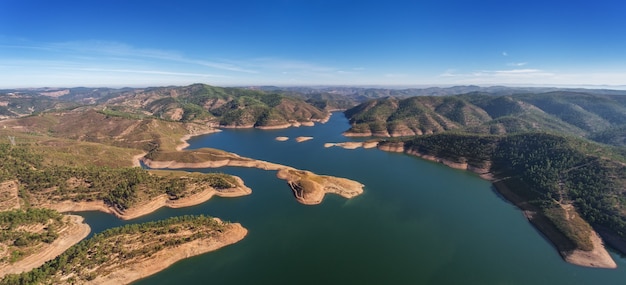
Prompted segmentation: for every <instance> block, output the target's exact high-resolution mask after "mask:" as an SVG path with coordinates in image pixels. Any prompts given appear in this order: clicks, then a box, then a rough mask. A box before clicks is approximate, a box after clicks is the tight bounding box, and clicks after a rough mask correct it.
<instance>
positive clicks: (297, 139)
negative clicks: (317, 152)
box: [296, 137, 313, 143]
mask: <svg viewBox="0 0 626 285" xmlns="http://www.w3.org/2000/svg"><path fill="white" fill-rule="evenodd" d="M312 139H313V137H297V138H296V142H299V143H300V142H305V141H308V140H312Z"/></svg>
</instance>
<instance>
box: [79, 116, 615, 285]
mask: <svg viewBox="0 0 626 285" xmlns="http://www.w3.org/2000/svg"><path fill="white" fill-rule="evenodd" d="M347 128H348V123H347V120H346V119H345V118H344V116H343V114H341V113H335V114H334V115H333V116H332V117H331V120H330V121H329V122H328V123H326V124H317V125H316V126H315V127H300V128H289V129H284V130H269V131H268V130H266V131H261V130H254V129H253V130H226V131H223V132H220V133H216V134H211V135H206V136H200V137H196V138H193V139H192V140H190V141H189V143H190V145H191V146H190V147H189V148H191V149H193V148H201V147H212V148H218V149H223V150H226V151H231V152H234V153H237V154H240V155H242V156H247V157H251V158H256V159H261V160H267V161H271V162H276V163H281V164H285V165H289V166H293V167H296V168H300V169H306V170H311V171H313V172H315V173H317V174H326V175H333V176H339V177H345V178H350V179H353V180H357V181H359V182H361V183H363V184H364V185H365V188H364V189H365V192H364V193H363V194H362V195H361V196H358V197H356V198H353V199H350V200H347V199H344V198H341V197H339V196H335V195H332V194H328V195H326V197H325V199H324V201H323V202H322V204H320V205H315V206H306V205H302V204H299V203H298V202H296V200H295V199H294V197H293V194H292V192H291V190H290V188H289V187H288V185H287V184H286V183H285V182H284V181H283V180H279V179H277V178H276V177H275V175H276V173H275V172H274V171H263V170H258V169H249V168H232V167H227V168H220V169H195V170H190V171H202V172H216V171H217V172H224V173H228V174H233V175H237V176H239V177H241V178H242V179H243V180H244V181H245V183H246V185H247V186H249V187H250V188H252V191H253V192H252V194H251V195H249V196H245V197H240V198H219V197H218V198H212V199H211V200H209V201H208V202H206V203H203V204H201V205H198V206H195V207H190V208H183V209H168V208H163V209H160V210H158V211H157V212H155V213H153V214H151V215H149V216H146V217H142V218H139V219H136V220H132V221H121V220H118V219H116V218H115V217H113V216H111V215H107V214H103V213H99V212H86V213H83V216H85V218H86V221H87V222H88V223H89V224H90V225H91V226H92V229H93V231H94V232H99V231H102V230H104V229H106V228H110V227H113V226H118V225H122V224H125V223H137V222H145V221H149V220H158V219H163V218H167V217H170V216H177V215H185V214H206V215H210V216H215V217H219V218H222V219H224V220H229V221H232V222H239V223H241V224H242V225H243V226H244V227H246V228H247V229H248V230H249V233H248V235H247V236H246V238H245V239H244V240H242V241H241V242H239V243H237V244H234V245H231V246H228V247H225V248H222V249H220V250H218V251H215V252H211V253H208V254H204V255H200V256H196V257H192V258H189V259H186V260H182V261H180V262H178V263H176V264H174V265H173V266H171V267H169V268H168V269H166V270H164V271H162V272H160V273H157V274H156V275H153V276H150V277H148V278H146V279H143V280H140V281H138V282H136V284H568V285H571V284H623V282H624V280H626V259H624V258H623V257H620V256H619V255H617V254H614V253H612V255H613V257H614V258H615V259H616V262H617V264H618V269H593V268H584V267H579V266H575V265H571V264H568V263H566V262H564V261H563V260H562V259H561V257H560V256H559V255H558V253H557V252H556V250H554V248H553V247H552V245H551V244H550V243H549V242H548V241H546V240H545V239H544V238H543V237H542V236H541V235H540V234H539V233H538V232H537V231H536V230H535V229H534V228H533V227H532V226H531V225H530V224H529V222H528V221H527V220H526V219H525V218H524V217H523V216H522V213H521V212H520V211H519V210H518V209H517V208H516V207H515V206H513V205H511V204H510V203H508V202H506V201H504V200H503V199H501V198H500V197H499V196H498V195H497V194H496V193H495V192H494V190H493V189H492V186H491V184H490V183H489V182H487V181H484V180H482V179H480V178H478V177H477V176H476V175H474V174H471V173H468V172H463V171H459V170H454V169H450V168H447V167H445V166H443V165H440V164H437V163H432V162H428V161H424V160H421V159H419V158H416V157H411V156H407V155H403V154H396V153H387V152H383V151H380V150H376V149H367V150H366V149H356V150H346V149H342V148H337V147H334V148H324V146H323V145H324V143H327V142H343V141H348V140H350V139H349V138H345V137H343V136H342V135H341V132H343V131H345V130H346V129H347ZM277 136H287V137H289V138H290V139H289V140H288V141H285V142H279V141H276V140H275V139H274V138H275V137H277ZM298 136H312V137H314V139H313V140H310V141H305V142H302V143H297V142H295V141H294V138H295V137H298Z"/></svg>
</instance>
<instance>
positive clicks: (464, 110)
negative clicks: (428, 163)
mask: <svg viewBox="0 0 626 285" xmlns="http://www.w3.org/2000/svg"><path fill="white" fill-rule="evenodd" d="M345 114H346V116H347V117H348V119H349V120H350V123H351V128H350V130H348V131H347V132H346V134H347V135H354V136H370V135H373V136H383V137H385V136H392V137H395V136H412V135H422V134H432V133H441V132H444V131H450V130H456V131H461V132H468V133H481V134H507V133H519V132H527V131H548V132H556V133H567V134H570V135H577V136H586V137H589V138H591V139H596V140H598V141H601V142H605V143H613V144H616V145H622V144H623V143H624V139H623V137H624V134H623V133H624V132H623V130H624V126H625V125H626V96H620V95H596V94H591V93H576V92H564V91H556V92H548V93H541V94H520V95H507V96H494V95H490V94H485V93H469V94H464V95H457V96H439V97H434V96H422V97H410V98H406V99H398V98H394V97H387V98H381V99H376V100H372V101H368V102H365V103H363V104H360V105H358V106H356V107H354V108H351V109H349V110H347V111H346V112H345Z"/></svg>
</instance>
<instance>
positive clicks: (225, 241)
mask: <svg viewBox="0 0 626 285" xmlns="http://www.w3.org/2000/svg"><path fill="white" fill-rule="evenodd" d="M247 233H248V230H246V229H245V228H244V227H242V226H241V225H240V224H238V223H232V224H228V225H227V229H226V230H225V231H223V232H222V233H220V234H219V235H218V236H217V237H212V238H206V239H199V240H194V241H192V242H188V243H184V244H182V245H179V246H177V247H175V248H166V249H164V250H161V251H159V252H157V253H156V254H153V255H152V256H150V257H147V258H143V259H142V260H141V262H130V263H127V264H120V265H119V266H118V269H116V270H115V271H113V272H112V273H110V274H108V275H105V276H98V277H97V278H96V279H94V280H92V281H90V284H129V283H131V282H133V281H135V280H138V279H142V278H145V277H148V276H150V275H152V274H155V273H157V272H159V271H162V270H163V269H165V268H167V267H169V266H171V265H172V264H174V263H175V262H177V261H179V260H181V259H185V258H189V257H192V256H196V255H200V254H203V253H207V252H210V251H214V250H217V249H220V248H222V247H224V246H227V245H230V244H233V243H236V242H238V241H240V240H242V239H243V238H244V237H245V236H246V235H247Z"/></svg>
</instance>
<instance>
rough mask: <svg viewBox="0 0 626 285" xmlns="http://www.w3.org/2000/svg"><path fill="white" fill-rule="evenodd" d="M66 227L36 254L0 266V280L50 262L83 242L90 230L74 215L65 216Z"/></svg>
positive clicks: (79, 217)
mask: <svg viewBox="0 0 626 285" xmlns="http://www.w3.org/2000/svg"><path fill="white" fill-rule="evenodd" d="M64 218H65V219H67V222H68V225H67V227H65V228H64V229H61V230H60V232H59V237H58V238H57V239H55V240H54V241H53V242H52V243H51V244H46V243H42V246H41V248H40V249H39V250H38V251H37V253H35V254H32V255H29V256H26V257H25V258H23V259H22V260H20V261H18V262H15V263H13V264H6V265H3V266H0V278H2V277H3V276H5V275H7V274H17V273H22V272H25V271H30V270H32V269H34V268H37V267H39V266H41V265H43V264H44V263H46V261H48V260H52V259H54V258H56V257H57V256H59V255H60V254H61V253H63V252H65V251H66V250H67V249H68V248H70V247H71V246H73V245H75V244H77V243H78V242H80V241H81V240H83V239H84V238H85V237H87V235H89V232H91V228H90V227H89V225H87V224H86V223H85V221H84V218H83V217H81V216H76V215H65V217H64Z"/></svg>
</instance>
